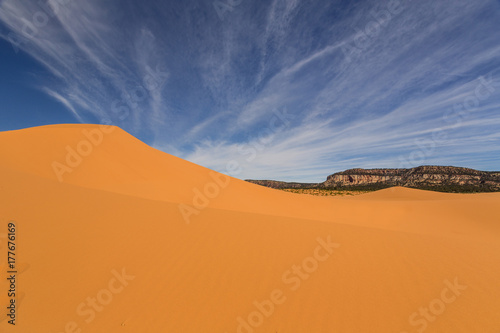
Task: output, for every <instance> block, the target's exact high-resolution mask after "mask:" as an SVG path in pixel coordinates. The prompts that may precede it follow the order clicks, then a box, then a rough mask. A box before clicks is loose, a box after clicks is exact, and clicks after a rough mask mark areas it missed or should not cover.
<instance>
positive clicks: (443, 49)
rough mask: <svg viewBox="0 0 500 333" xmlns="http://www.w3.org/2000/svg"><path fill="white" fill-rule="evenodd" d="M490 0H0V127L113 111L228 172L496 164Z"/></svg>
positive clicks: (495, 39) (498, 107)
mask: <svg viewBox="0 0 500 333" xmlns="http://www.w3.org/2000/svg"><path fill="white" fill-rule="evenodd" d="M499 31H500V2H499V1H486V0H484V1H483V0H474V1H470V0H464V1H462V0H453V1H448V0H440V1H425V0H423V1H415V0H414V1H403V0H401V1H394V0H390V1H335V0H332V1H330V0H329V1H316V0H310V1H299V0H267V1H260V0H252V1H248V0H221V1H212V0H203V1H192V0H184V1H160V0H157V1H153V0H144V1H129V0H109V1H97V0H88V1H76V0H51V1H45V0H42V1H19V0H0V37H1V38H0V57H1V58H0V60H1V61H0V70H1V72H0V73H1V77H0V100H1V103H0V130H11V129H18V128H23V127H30V126H37V125H44V124H51V123H78V122H83V123H112V124H114V125H117V126H120V127H121V128H123V129H125V130H126V131H128V132H130V133H131V134H133V135H134V136H136V137H138V138H140V139H141V140H143V141H144V142H146V143H148V144H149V145H152V146H153V147H155V148H158V149H160V150H163V151H165V152H168V153H171V154H173V155H176V156H179V157H181V158H185V159H187V160H190V161H192V162H195V163H198V164H201V165H203V166H206V167H209V168H212V169H215V170H217V171H221V172H224V173H229V174H231V175H233V176H236V177H238V178H242V179H245V178H254V179H279V180H288V181H310V182H316V181H322V180H324V179H325V178H326V176H327V175H328V174H331V173H333V172H337V171H341V170H344V169H348V168H354V167H364V168H376V167H393V168H396V167H411V166H418V165H423V164H437V165H455V166H465V167H472V168H476V169H482V170H499V169H500V131H499V129H500V112H499V111H500V33H499Z"/></svg>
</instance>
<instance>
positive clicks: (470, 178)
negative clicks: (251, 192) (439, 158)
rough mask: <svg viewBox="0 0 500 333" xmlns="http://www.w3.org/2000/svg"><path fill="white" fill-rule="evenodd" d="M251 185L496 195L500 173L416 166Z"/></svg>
mask: <svg viewBox="0 0 500 333" xmlns="http://www.w3.org/2000/svg"><path fill="white" fill-rule="evenodd" d="M252 182H254V183H257V184H259V185H263V186H268V187H273V188H307V187H309V188H310V187H318V188H336V189H352V188H360V189H377V188H384V187H390V186H405V187H412V188H421V189H434V190H438V191H447V192H489V191H500V172H487V171H478V170H473V169H468V168H458V167H450V166H420V167H416V168H411V169H350V170H346V171H343V172H338V173H334V174H332V175H330V176H328V177H327V179H326V181H325V182H323V183H319V184H301V183H285V182H275V181H252ZM278 183H279V184H278Z"/></svg>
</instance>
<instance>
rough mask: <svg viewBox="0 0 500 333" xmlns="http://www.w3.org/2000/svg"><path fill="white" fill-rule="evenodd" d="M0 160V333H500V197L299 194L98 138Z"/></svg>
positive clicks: (22, 138) (24, 137)
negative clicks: (11, 255)
mask: <svg viewBox="0 0 500 333" xmlns="http://www.w3.org/2000/svg"><path fill="white" fill-rule="evenodd" d="M0 152H1V159H0V175H1V176H0V177H1V180H0V212H1V215H0V217H1V221H0V242H1V243H0V255H1V257H0V258H1V260H0V265H1V266H0V269H1V270H2V275H9V274H7V273H6V272H7V270H8V267H7V264H6V260H5V259H6V257H7V251H8V249H7V247H8V244H7V240H6V236H7V233H8V229H7V225H8V223H9V221H13V223H15V225H16V270H17V273H16V325H15V326H13V325H11V324H9V323H8V320H10V318H9V317H7V316H6V312H8V311H9V309H7V306H8V304H9V302H10V299H12V298H10V297H8V295H7V292H8V290H9V288H10V282H9V281H8V280H7V279H2V282H0V305H2V308H1V309H2V310H0V313H1V314H2V317H0V332H23V333H24V332H26V333H30V332H47V333H61V332H72V333H73V332H96V333H99V332H133V333H137V332H183V333H184V332H186V333H189V332H207V333H211V332H220V333H226V332H227V333H232V332H240V333H250V332H272V333H275V332H279V333H299V332H300V333H302V332H307V333H316V332H328V333H331V332H339V333H351V332H352V333H362V332H367V333H368V332H370V333H378V332H380V333H382V332H383V333H388V332H394V333H403V332H407V333H413V332H440V333H442V332H450V333H451V332H453V333H457V332H464V333H470V332H477V333H489V332H491V333H498V332H500V316H499V315H498V314H499V313H500V283H499V279H498V277H499V276H500V211H499V209H498V207H499V206H500V205H499V204H500V193H492V194H476V195H463V194H460V195H458V194H443V193H434V192H428V191H419V190H412V189H406V188H391V189H386V190H382V191H377V192H374V193H369V194H364V195H360V196H356V197H349V198H347V197H314V196H307V195H299V194H293V193H287V192H283V191H278V190H273V189H269V188H264V187H261V186H258V185H254V184H250V183H247V182H244V181H241V180H238V179H235V178H230V177H228V176H225V175H222V174H219V173H216V172H214V171H211V170H208V169H206V168H203V167H201V166H198V165H195V164H193V163H190V162H187V161H184V160H182V159H179V158H177V157H174V156H171V155H169V154H165V153H163V152H160V151H158V150H155V149H153V148H151V147H149V146H147V145H145V144H144V143H142V142H141V141H139V140H137V139H135V138H134V137H132V136H130V135H129V134H127V133H126V132H124V131H122V130H121V129H119V128H115V127H99V126H95V125H56V126H44V127H37V128H30V129H25V130H20V131H12V132H3V133H0ZM4 305H5V306H4ZM2 311H4V312H2Z"/></svg>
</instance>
